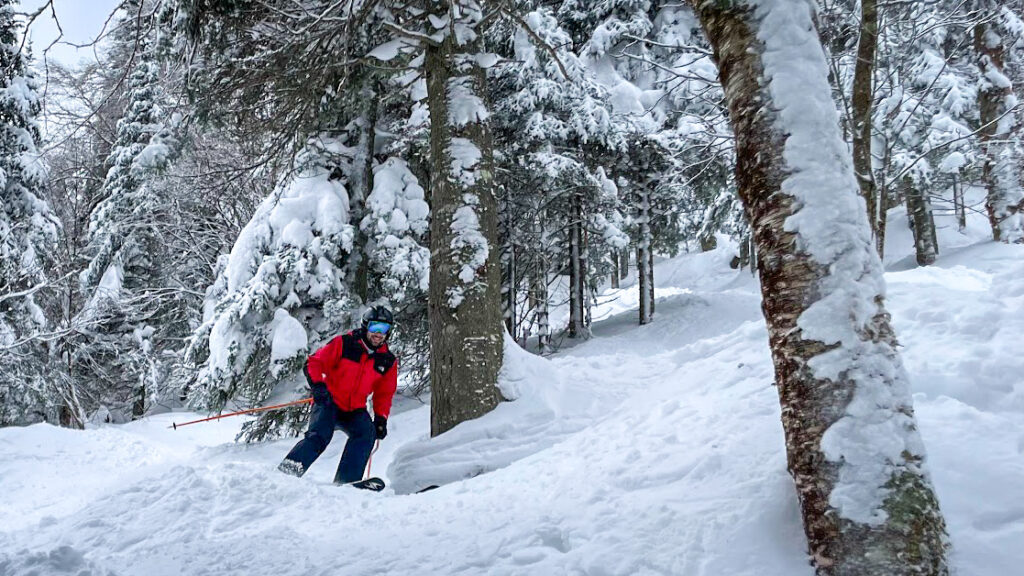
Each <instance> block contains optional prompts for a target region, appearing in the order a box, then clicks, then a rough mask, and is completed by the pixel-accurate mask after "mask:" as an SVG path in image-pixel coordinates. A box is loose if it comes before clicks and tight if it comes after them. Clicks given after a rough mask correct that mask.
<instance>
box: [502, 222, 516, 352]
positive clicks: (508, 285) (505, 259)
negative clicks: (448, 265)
mask: <svg viewBox="0 0 1024 576" xmlns="http://www.w3.org/2000/svg"><path fill="white" fill-rule="evenodd" d="M502 212H504V213H505V214H506V215H508V217H507V218H506V219H505V220H506V221H505V226H504V228H505V234H504V235H503V236H504V240H505V241H504V242H503V243H502V249H501V252H502V255H501V263H502V270H503V273H502V275H501V316H502V318H504V319H505V330H506V331H507V332H508V333H509V334H510V335H511V336H512V338H513V339H515V338H517V335H518V333H519V326H518V318H517V316H516V285H517V284H518V282H519V280H518V278H517V273H516V272H517V271H516V265H517V262H516V247H515V239H514V238H513V237H512V234H513V231H514V230H515V228H514V227H513V226H512V223H511V222H508V221H507V220H508V219H510V218H511V215H510V214H509V210H508V209H507V207H503V210H502Z"/></svg>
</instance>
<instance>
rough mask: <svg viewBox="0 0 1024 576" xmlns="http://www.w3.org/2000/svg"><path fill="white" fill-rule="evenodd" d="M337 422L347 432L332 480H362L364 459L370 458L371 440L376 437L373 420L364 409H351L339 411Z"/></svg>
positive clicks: (364, 468)
mask: <svg viewBox="0 0 1024 576" xmlns="http://www.w3.org/2000/svg"><path fill="white" fill-rule="evenodd" d="M338 424H339V425H340V426H341V429H342V430H344V431H345V433H346V434H348V442H346V443H345V451H344V452H343V453H342V454H341V462H338V472H337V474H335V475H334V482H335V484H345V483H348V482H355V481H356V480H362V478H363V471H364V470H366V461H367V460H369V459H370V452H371V451H372V450H373V441H374V440H376V439H377V432H376V430H375V429H374V427H373V420H372V419H371V418H370V413H369V412H367V411H366V410H353V411H352V412H340V413H339V415H338Z"/></svg>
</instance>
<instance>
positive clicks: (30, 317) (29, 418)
mask: <svg viewBox="0 0 1024 576" xmlns="http://www.w3.org/2000/svg"><path fill="white" fill-rule="evenodd" d="M19 30H20V25H19V24H18V22H17V19H16V15H15V2H13V1H10V0H3V1H0V364H3V366H4V369H3V370H0V426H4V425H9V424H26V423H30V422H35V421H39V420H41V419H44V418H46V419H52V418H53V415H54V413H55V412H56V410H55V408H57V407H58V406H60V404H61V402H60V400H59V395H58V391H57V390H54V389H53V387H52V386H50V385H49V384H48V380H49V379H48V378H47V376H46V368H45V366H46V364H47V362H46V354H47V350H46V348H45V346H44V345H43V344H42V343H41V342H39V341H38V340H36V339H35V338H34V336H35V334H36V333H38V332H40V331H41V330H42V329H43V328H44V327H45V326H46V325H47V319H46V317H45V315H44V314H43V310H42V309H41V308H40V306H39V305H38V303H37V301H36V292H37V291H38V290H39V289H40V288H41V287H42V286H45V285H46V283H47V281H48V278H47V275H46V272H45V269H46V265H47V260H48V258H50V255H51V253H52V251H53V248H54V245H55V243H56V240H57V232H58V229H59V226H58V223H57V219H56V217H55V216H54V214H53V213H52V211H51V210H50V206H49V205H48V204H47V202H46V201H45V200H44V198H45V196H44V187H45V184H46V171H45V167H44V166H43V164H42V162H41V159H40V154H39V152H38V147H39V140H40V136H39V128H38V126H37V124H36V116H37V115H38V114H39V112H40V101H39V96H38V93H37V84H36V80H35V78H34V77H33V75H32V73H31V71H30V67H29V62H28V61H27V60H28V59H27V57H26V56H25V55H23V54H22V53H21V52H20V43H19Z"/></svg>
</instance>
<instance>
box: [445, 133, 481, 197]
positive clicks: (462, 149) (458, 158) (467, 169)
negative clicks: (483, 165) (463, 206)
mask: <svg viewBox="0 0 1024 576" xmlns="http://www.w3.org/2000/svg"><path fill="white" fill-rule="evenodd" d="M448 153H449V155H450V156H451V159H452V174H453V175H454V176H455V178H456V180H458V181H459V182H460V183H462V185H463V186H472V185H473V184H475V183H476V170H475V168H476V165H477V164H478V163H479V162H480V159H481V158H483V153H482V152H480V149H479V148H477V147H476V144H473V141H472V140H470V139H469V138H452V143H451V145H450V146H449V148H448Z"/></svg>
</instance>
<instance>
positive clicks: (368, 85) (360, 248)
mask: <svg viewBox="0 0 1024 576" xmlns="http://www.w3.org/2000/svg"><path fill="white" fill-rule="evenodd" d="M363 73H364V78H363V87H362V89H361V90H360V91H359V97H360V98H362V99H363V114H362V118H360V121H359V142H358V144H357V145H356V151H357V152H356V154H357V156H356V157H355V159H354V162H353V164H354V166H353V170H352V176H351V179H350V181H349V185H348V194H349V206H350V210H351V211H352V221H353V222H354V223H355V224H356V238H355V246H354V247H353V248H354V249H353V250H352V262H351V266H350V268H349V269H350V270H351V271H352V273H353V278H352V288H353V290H354V292H355V293H356V294H357V295H358V296H359V298H360V299H361V300H362V301H363V302H364V303H365V302H367V301H368V300H369V299H370V282H369V277H370V266H369V264H370V262H369V258H368V257H367V253H366V252H367V243H368V240H369V239H368V238H367V236H366V233H365V232H363V230H362V227H361V226H360V225H359V224H360V222H361V221H362V219H363V215H364V214H365V213H366V199H367V198H369V196H370V192H372V191H373V149H374V145H375V137H376V130H377V103H378V99H377V93H376V90H375V84H374V81H373V80H372V79H371V78H369V77H368V76H369V74H368V73H367V72H365V71H364V72H363Z"/></svg>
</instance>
